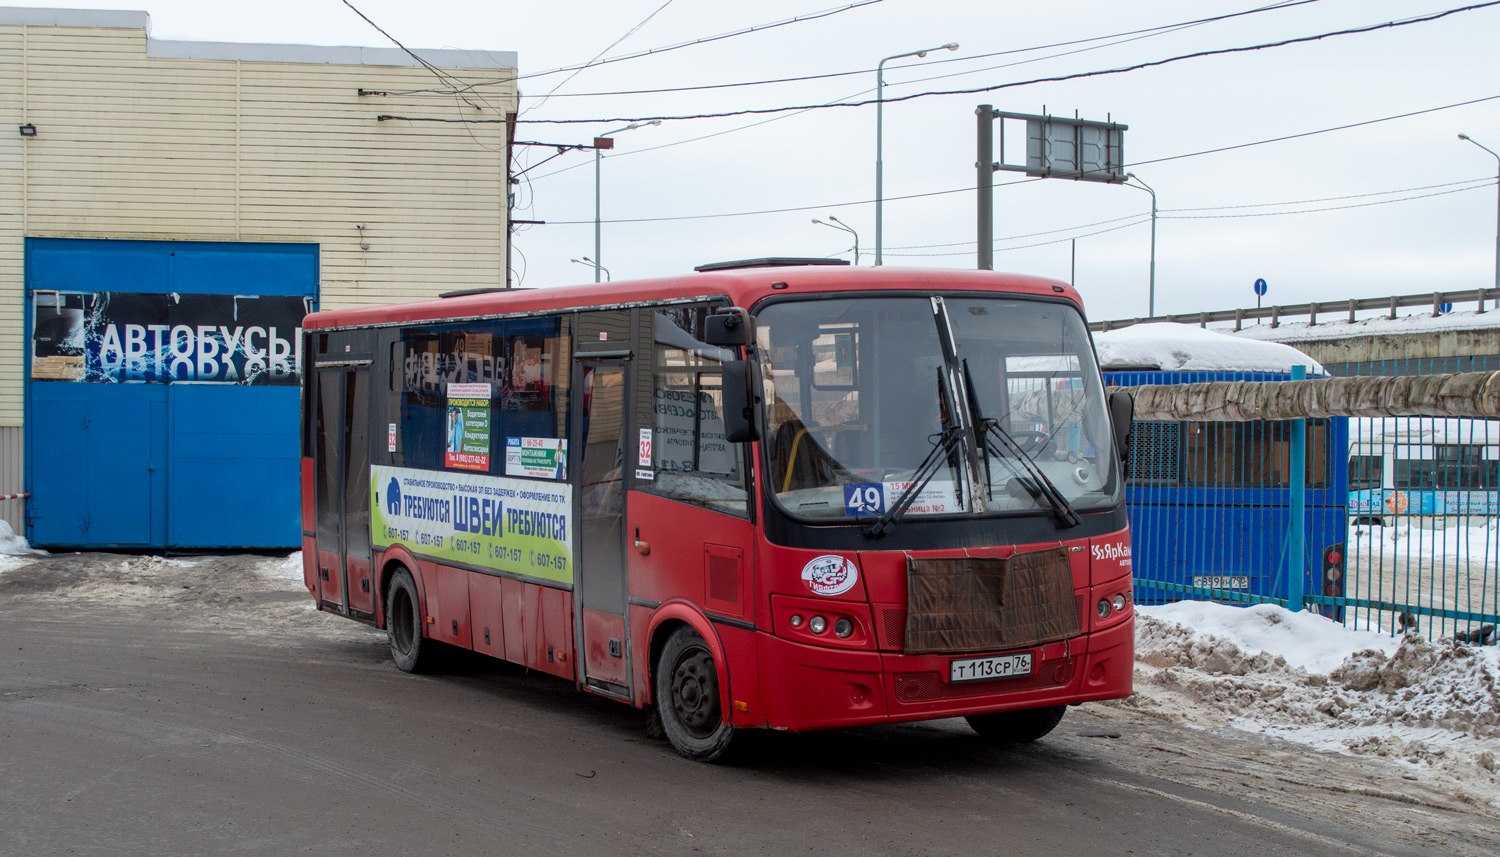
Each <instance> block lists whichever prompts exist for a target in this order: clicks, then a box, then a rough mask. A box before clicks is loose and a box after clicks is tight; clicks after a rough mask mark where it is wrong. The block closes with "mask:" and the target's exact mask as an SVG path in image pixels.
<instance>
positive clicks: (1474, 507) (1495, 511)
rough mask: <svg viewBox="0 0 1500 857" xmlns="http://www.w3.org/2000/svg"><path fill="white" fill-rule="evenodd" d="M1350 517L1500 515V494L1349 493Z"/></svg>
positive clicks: (1395, 491)
mask: <svg viewBox="0 0 1500 857" xmlns="http://www.w3.org/2000/svg"><path fill="white" fill-rule="evenodd" d="M1349 514H1351V515H1358V516H1374V515H1500V492H1496V491H1482V490H1475V491H1432V490H1422V489H1412V490H1406V489H1398V490H1391V489H1389V488H1386V489H1380V488H1375V489H1368V490H1363V491H1350V492H1349Z"/></svg>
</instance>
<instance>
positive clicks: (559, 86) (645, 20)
mask: <svg viewBox="0 0 1500 857" xmlns="http://www.w3.org/2000/svg"><path fill="white" fill-rule="evenodd" d="M672 3H673V0H667V2H665V3H663V4H661V5H660V6H658V7H656V10H655V11H653V12H652V13H651V14H649V15H647V16H646V17H645V18H643V19H642V20H641V22H640V23H639V24H636V25H635V26H634V27H631V28H630V29H629V30H627V31H626V32H625V35H623V36H621V37H619V38H618V39H615V40H614V41H613V42H610V44H609V47H607V48H605V49H604V50H602V51H600V52H599V53H597V54H595V55H594V58H593V59H591V60H589V61H588V62H587V63H585V64H584V65H581V66H579V67H578V68H576V69H574V70H573V73H572V74H570V75H568V76H567V77H565V78H563V79H562V82H561V83H559V84H557V85H556V86H554V87H552V91H551V92H549V93H547V94H546V95H544V96H542V100H541V101H538V102H537V103H535V104H533V105H531V106H530V107H528V108H526V110H523V111H521V112H522V113H525V112H527V111H528V110H535V109H537V108H538V107H541V106H542V105H543V104H546V103H547V99H548V98H551V97H552V96H553V95H554V94H556V92H557V91H558V90H559V89H562V88H563V87H564V86H567V84H568V81H570V80H572V79H573V78H575V77H577V76H578V75H579V74H581V73H582V72H583V70H584V69H586V68H588V67H589V66H592V65H593V64H594V63H596V62H598V60H599V58H600V57H602V56H604V55H605V54H607V53H609V52H610V51H612V50H614V48H615V46H616V45H618V44H619V43H621V42H623V41H625V40H626V39H628V38H630V37H631V36H633V35H635V33H636V32H637V31H638V30H640V28H642V27H644V26H646V25H647V24H649V23H650V22H651V19H652V18H655V17H656V16H657V14H658V13H660V12H661V10H663V9H665V8H667V7H668V6H670V5H672Z"/></svg>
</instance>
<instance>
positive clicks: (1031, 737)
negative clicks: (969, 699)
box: [964, 705, 1068, 744]
mask: <svg viewBox="0 0 1500 857" xmlns="http://www.w3.org/2000/svg"><path fill="white" fill-rule="evenodd" d="M1067 710H1068V707H1067V706H1066V705H1054V706H1052V707H1050V708H1028V709H1025V710H1023V711H998V712H996V713H994V714H971V715H969V716H968V717H965V718H964V719H965V720H967V721H969V726H970V728H972V729H973V730H974V731H975V732H978V733H979V734H980V736H981V737H984V738H987V739H989V740H990V741H993V742H995V743H996V744H1029V743H1031V742H1032V741H1035V740H1037V739H1038V738H1041V737H1042V736H1044V735H1046V734H1047V733H1048V732H1051V731H1052V730H1053V729H1055V728H1056V727H1057V724H1059V723H1061V722H1062V719H1063V714H1065V713H1066V712H1067Z"/></svg>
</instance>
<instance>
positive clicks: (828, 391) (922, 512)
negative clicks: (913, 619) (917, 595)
mask: <svg viewBox="0 0 1500 857" xmlns="http://www.w3.org/2000/svg"><path fill="white" fill-rule="evenodd" d="M757 331H758V333H757V338H758V346H759V347H758V349H757V350H758V354H759V357H760V360H761V363H762V366H761V368H762V374H763V377H764V380H765V385H766V390H765V401H766V408H765V414H766V422H767V425H766V432H765V434H764V435H763V438H764V442H763V445H762V449H763V454H764V455H765V457H766V459H767V462H768V464H769V473H770V478H771V483H772V484H771V489H772V493H773V494H774V496H775V498H776V500H777V502H778V503H779V504H780V505H781V506H782V508H784V509H785V510H786V511H787V512H789V513H791V514H793V515H795V516H797V517H803V518H813V519H819V520H824V521H827V520H828V519H844V520H848V521H849V522H850V523H854V522H856V521H859V522H865V521H868V520H870V519H871V518H875V517H878V516H880V515H882V514H884V513H885V512H886V511H887V510H888V509H889V508H890V506H891V505H892V504H894V503H897V501H898V499H899V498H901V497H902V495H903V494H904V493H907V492H909V491H913V490H915V491H916V494H915V497H914V498H911V500H910V506H909V507H907V508H906V509H905V510H904V514H905V515H906V516H907V517H912V516H931V515H963V514H969V515H973V514H985V513H993V512H1011V513H1018V512H1032V513H1037V514H1044V513H1052V512H1055V511H1056V508H1055V507H1056V506H1057V505H1059V504H1058V503H1056V502H1054V501H1053V500H1052V499H1050V498H1051V497H1053V496H1056V495H1060V497H1061V499H1062V500H1065V501H1066V503H1065V504H1061V505H1071V506H1072V507H1076V508H1077V509H1078V510H1079V511H1083V510H1087V509H1089V508H1099V507H1105V506H1112V505H1114V504H1116V503H1118V501H1119V493H1120V484H1119V478H1118V473H1117V468H1116V461H1117V459H1116V457H1115V454H1114V452H1113V440H1112V435H1111V432H1110V427H1109V419H1108V416H1107V410H1106V408H1105V404H1104V391H1103V387H1102V384H1101V382H1100V378H1099V372H1098V369H1097V368H1095V364H1094V358H1093V352H1092V350H1091V348H1090V347H1089V339H1088V332H1087V329H1086V327H1085V325H1084V322H1083V318H1082V317H1081V316H1080V315H1079V313H1078V312H1077V311H1076V310H1075V309H1074V308H1072V307H1070V306H1068V305H1065V304H1059V303H1051V302H1045V301H1036V300H1025V299H1015V298H992V297H978V296H976V297H968V296H962V297H950V298H947V299H946V300H945V301H934V300H932V299H929V298H925V297H859V298H841V299H827V300H807V301H786V302H781V303H775V304H772V305H771V306H768V307H766V308H765V309H763V310H762V311H761V312H760V313H759V314H758V315H757ZM950 331H951V340H949V339H948V337H949V335H950V333H949V332H950ZM945 341H947V342H949V343H950V344H949V345H947V346H945ZM945 353H951V354H952V357H951V359H950V358H945ZM969 384H972V389H966V387H967V386H968V385H969ZM960 427H966V428H969V429H972V430H971V431H966V432H964V438H963V443H956V442H953V441H954V440H956V438H954V437H953V435H954V433H955V430H956V429H958V428H960ZM924 462H927V463H928V466H927V468H926V469H925V474H926V475H927V476H928V481H927V483H926V485H925V486H924V487H920V488H916V489H914V488H913V483H914V482H918V481H919V479H918V471H919V470H922V469H923V468H922V465H923V463H924ZM971 474H972V478H970V476H971ZM1039 483H1050V484H1048V485H1046V486H1045V487H1044V486H1043V485H1041V484H1039ZM1054 490H1055V495H1054V494H1052V492H1053V491H1054Z"/></svg>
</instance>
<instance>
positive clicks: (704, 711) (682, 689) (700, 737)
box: [656, 625, 735, 762]
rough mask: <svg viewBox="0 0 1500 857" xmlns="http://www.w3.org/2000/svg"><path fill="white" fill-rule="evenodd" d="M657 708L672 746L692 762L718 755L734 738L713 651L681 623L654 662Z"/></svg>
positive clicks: (707, 760) (726, 748)
mask: <svg viewBox="0 0 1500 857" xmlns="http://www.w3.org/2000/svg"><path fill="white" fill-rule="evenodd" d="M656 710H657V713H658V714H659V715H660V716H661V726H662V731H663V732H665V733H666V734H667V740H668V741H670V742H672V747H673V748H674V749H676V750H677V752H678V753H680V754H681V755H683V756H684V757H686V758H688V759H692V760H693V761H695V762H712V761H714V760H716V759H718V758H720V757H721V756H723V755H724V752H725V751H726V750H728V749H729V742H730V741H731V740H732V739H733V738H734V731H735V730H734V727H733V726H730V725H729V724H728V723H726V722H725V721H724V707H723V705H721V704H720V702H719V671H718V668H717V666H716V665H715V664H714V657H713V653H712V652H710V651H709V650H708V644H707V643H705V642H703V638H702V637H700V636H698V632H697V631H694V630H693V629H692V628H689V627H687V626H686V625H684V626H683V627H681V628H678V629H677V630H675V631H673V632H672V636H670V637H668V638H667V644H666V646H665V647H663V648H662V652H661V657H660V658H659V659H658V660H657V662H656Z"/></svg>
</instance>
